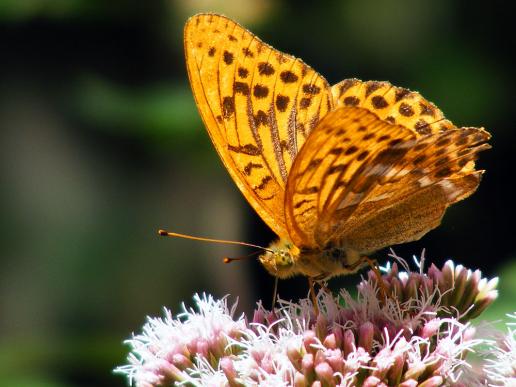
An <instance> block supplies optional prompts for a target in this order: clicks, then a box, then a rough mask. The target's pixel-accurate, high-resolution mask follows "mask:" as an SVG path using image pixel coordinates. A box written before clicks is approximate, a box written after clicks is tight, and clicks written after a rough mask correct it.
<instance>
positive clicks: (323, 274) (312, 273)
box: [260, 239, 364, 280]
mask: <svg viewBox="0 0 516 387" xmlns="http://www.w3.org/2000/svg"><path fill="white" fill-rule="evenodd" d="M260 262H261V263H262V264H263V266H265V268H266V269H267V271H268V272H269V273H270V274H271V275H273V276H275V277H278V278H282V279H284V278H289V277H293V276H295V275H299V274H301V275H305V276H307V277H310V278H313V279H316V280H324V279H329V278H331V277H335V276H338V275H343V274H350V273H353V272H356V271H357V270H358V269H360V268H361V267H362V266H363V262H364V261H363V259H361V255H360V254H359V253H358V252H357V251H354V250H350V249H346V248H343V247H334V246H326V247H325V248H323V249H318V248H316V249H313V248H312V249H309V248H299V247H297V246H295V245H294V244H293V243H292V242H290V241H288V240H285V239H279V240H277V241H276V242H273V243H272V244H271V245H270V246H269V248H268V251H266V252H265V253H264V254H262V255H261V256H260Z"/></svg>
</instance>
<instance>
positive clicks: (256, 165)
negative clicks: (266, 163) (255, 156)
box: [244, 162, 263, 176]
mask: <svg viewBox="0 0 516 387" xmlns="http://www.w3.org/2000/svg"><path fill="white" fill-rule="evenodd" d="M262 168H263V165H262V164H260V163H253V162H249V163H248V164H247V165H246V166H245V168H244V174H245V175H247V176H251V172H252V170H253V169H262Z"/></svg>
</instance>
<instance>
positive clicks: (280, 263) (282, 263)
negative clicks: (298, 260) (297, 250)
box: [276, 251, 294, 268]
mask: <svg viewBox="0 0 516 387" xmlns="http://www.w3.org/2000/svg"><path fill="white" fill-rule="evenodd" d="M293 264H294V261H293V260H292V257H291V256H290V254H289V253H288V252H285V251H280V252H278V254H276V266H277V267H279V268H288V267H290V266H292V265H293Z"/></svg>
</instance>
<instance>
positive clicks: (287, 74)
mask: <svg viewBox="0 0 516 387" xmlns="http://www.w3.org/2000/svg"><path fill="white" fill-rule="evenodd" d="M280 79H281V81H282V82H283V83H295V82H297V80H298V79H299V77H298V76H297V75H296V74H294V73H293V72H292V71H290V70H286V71H282V72H281V74H280Z"/></svg>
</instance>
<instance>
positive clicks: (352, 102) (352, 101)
mask: <svg viewBox="0 0 516 387" xmlns="http://www.w3.org/2000/svg"><path fill="white" fill-rule="evenodd" d="M344 105H346V106H358V105H360V99H359V98H357V97H355V96H354V95H350V96H349V97H346V98H344Z"/></svg>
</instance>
